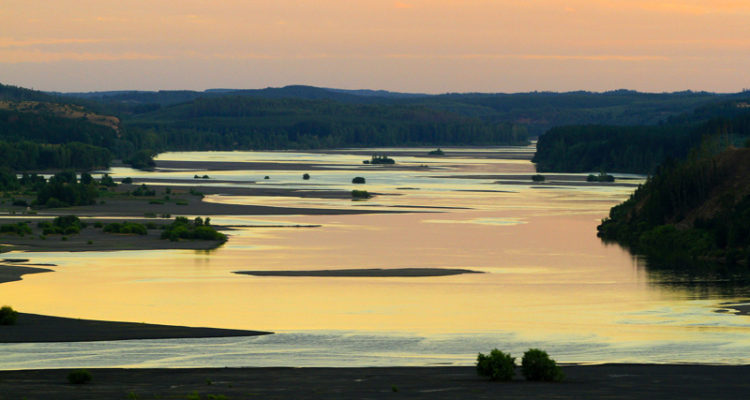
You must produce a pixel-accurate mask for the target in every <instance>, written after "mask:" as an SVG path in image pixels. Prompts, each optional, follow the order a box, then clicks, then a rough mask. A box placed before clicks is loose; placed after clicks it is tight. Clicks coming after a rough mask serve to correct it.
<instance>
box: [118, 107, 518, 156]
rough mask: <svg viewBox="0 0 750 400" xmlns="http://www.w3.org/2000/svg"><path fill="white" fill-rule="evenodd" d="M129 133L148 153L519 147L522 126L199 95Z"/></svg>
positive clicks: (399, 110)
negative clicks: (144, 143) (148, 148)
mask: <svg viewBox="0 0 750 400" xmlns="http://www.w3.org/2000/svg"><path fill="white" fill-rule="evenodd" d="M124 125H125V128H126V129H127V130H128V131H129V132H130V133H131V134H136V133H137V134H138V135H139V136H141V137H143V138H145V140H148V141H149V142H150V143H151V144H150V146H151V148H154V149H234V148H248V149H286V148H333V147H351V146H359V147H371V146H410V145H515V144H526V143H528V142H527V133H526V129H525V127H523V126H519V125H514V124H511V123H501V122H498V123H491V122H487V121H483V120H481V119H479V118H472V117H466V116H463V115H460V114H456V113H452V112H448V111H440V110H434V109H430V108H426V107H423V106H414V105H397V104H347V103H343V102H339V101H332V100H309V99H293V98H286V99H284V98H279V99H269V98H259V97H254V96H238V95H229V96H223V97H213V96H211V97H201V98H197V99H195V100H192V101H190V102H187V103H182V104H176V105H171V106H166V107H162V108H159V109H157V110H154V111H151V112H147V113H142V114H138V115H134V116H132V117H130V118H129V119H127V120H125V124H124Z"/></svg>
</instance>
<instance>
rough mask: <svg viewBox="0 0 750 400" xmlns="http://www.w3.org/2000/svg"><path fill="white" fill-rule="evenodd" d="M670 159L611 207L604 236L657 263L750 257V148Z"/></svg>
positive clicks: (601, 230)
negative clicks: (679, 160) (670, 161)
mask: <svg viewBox="0 0 750 400" xmlns="http://www.w3.org/2000/svg"><path fill="white" fill-rule="evenodd" d="M702 152H703V154H701V152H700V151H696V152H695V153H693V155H692V156H691V157H690V158H688V159H687V160H685V161H683V162H680V163H676V164H675V163H667V164H665V165H663V166H662V167H660V169H659V172H658V173H657V174H655V175H654V176H652V177H651V178H649V179H648V181H647V182H646V183H645V184H644V185H643V186H642V187H640V188H639V189H638V190H636V191H635V193H633V195H632V196H631V197H630V199H628V200H627V201H626V202H624V203H622V204H621V205H618V206H616V207H614V208H612V210H611V211H610V214H609V218H607V219H606V220H604V221H603V222H602V224H601V225H600V226H599V236H600V237H602V238H603V239H605V240H611V241H617V242H619V243H621V244H623V245H625V246H627V247H630V248H631V249H632V250H633V251H635V252H636V253H639V254H644V255H646V256H647V257H648V258H649V260H650V261H651V262H653V263H656V264H664V265H688V264H695V263H700V262H702V261H722V262H724V263H727V264H734V263H740V264H745V265H749V264H748V263H749V262H750V148H730V149H728V150H725V151H724V152H722V153H720V154H718V155H714V156H710V153H711V152H710V149H707V148H705V147H704V148H703V149H702Z"/></svg>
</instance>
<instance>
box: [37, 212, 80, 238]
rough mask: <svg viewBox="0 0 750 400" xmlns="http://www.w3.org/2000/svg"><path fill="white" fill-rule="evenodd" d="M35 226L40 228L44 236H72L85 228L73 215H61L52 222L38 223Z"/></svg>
mask: <svg viewBox="0 0 750 400" xmlns="http://www.w3.org/2000/svg"><path fill="white" fill-rule="evenodd" d="M37 226H38V227H39V228H42V233H43V234H45V235H53V234H61V235H72V234H76V233H79V232H81V229H83V228H85V224H84V223H83V222H81V220H80V219H79V218H78V217H76V216H75V215H62V216H59V217H56V218H55V219H54V220H52V222H39V223H37Z"/></svg>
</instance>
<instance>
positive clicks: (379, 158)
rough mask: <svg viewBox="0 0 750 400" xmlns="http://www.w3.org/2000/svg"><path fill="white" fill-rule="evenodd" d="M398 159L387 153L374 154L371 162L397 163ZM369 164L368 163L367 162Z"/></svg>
mask: <svg viewBox="0 0 750 400" xmlns="http://www.w3.org/2000/svg"><path fill="white" fill-rule="evenodd" d="M395 163H396V161H395V160H394V159H392V158H390V157H388V156H387V155H385V154H383V155H373V156H372V157H371V158H370V164H395ZM365 164H367V163H365Z"/></svg>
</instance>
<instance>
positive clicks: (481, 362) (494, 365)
mask: <svg viewBox="0 0 750 400" xmlns="http://www.w3.org/2000/svg"><path fill="white" fill-rule="evenodd" d="M515 372H516V359H515V357H511V356H510V354H505V353H503V352H502V351H500V350H498V349H493V350H492V351H491V352H490V354H489V355H484V354H482V353H479V355H478V356H477V373H478V374H479V375H481V376H486V377H488V378H490V379H491V380H493V381H509V380H512V379H513V375H515Z"/></svg>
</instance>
